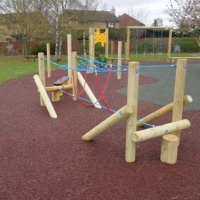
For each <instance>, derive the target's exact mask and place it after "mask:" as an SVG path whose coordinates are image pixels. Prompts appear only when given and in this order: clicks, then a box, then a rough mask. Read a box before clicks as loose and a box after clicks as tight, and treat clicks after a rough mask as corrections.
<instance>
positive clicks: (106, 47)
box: [105, 28, 109, 58]
mask: <svg viewBox="0 0 200 200" xmlns="http://www.w3.org/2000/svg"><path fill="white" fill-rule="evenodd" d="M106 38H107V42H106V45H105V57H106V58H108V51H109V49H108V47H109V33H108V28H106Z"/></svg>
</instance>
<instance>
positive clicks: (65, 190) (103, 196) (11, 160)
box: [0, 74, 200, 200]
mask: <svg viewBox="0 0 200 200" xmlns="http://www.w3.org/2000/svg"><path fill="white" fill-rule="evenodd" d="M106 78H107V75H106V74H102V75H100V76H99V80H100V84H101V87H102V88H103V86H104V82H105V80H106ZM56 79H57V78H56V74H55V75H54V77H52V79H51V80H48V82H49V83H51V85H52V83H53V82H54V81H55V80H56ZM154 81H158V80H155V79H153V78H148V77H144V76H141V77H140V84H148V83H152V82H154ZM88 82H89V85H93V86H92V89H93V91H97V89H95V84H94V82H95V81H94V74H90V75H88ZM126 84H127V77H126V75H124V74H123V76H122V80H116V76H115V75H112V77H111V80H110V82H109V85H108V89H107V90H106V94H105V99H106V100H107V102H108V104H109V105H110V107H111V108H114V109H119V108H120V107H122V106H123V105H125V104H126V97H124V96H121V95H119V94H117V93H116V89H119V88H122V87H126ZM49 85H50V84H49ZM95 94H97V93H96V92H95ZM0 95H1V104H0V112H1V115H0V199H1V200H29V199H30V200H32V199H34V200H43V199H52V200H54V199H55V200H82V199H83V200H95V199H99V200H126V199H127V200H129V199H130V200H143V199H145V200H162V199H164V200H168V199H171V200H176V199H178V200H184V199H187V200H189V199H192V200H196V199H200V170H199V166H200V156H199V155H200V140H199V129H198V127H199V125H198V124H199V119H200V112H199V111H184V116H183V118H187V119H189V120H190V121H191V124H192V126H191V127H190V128H189V129H186V130H184V131H183V132H182V136H181V145H180V147H179V152H178V161H177V164H176V165H167V164H164V163H162V162H160V158H159V156H160V145H161V138H157V139H153V140H150V141H146V142H143V143H139V144H138V148H137V160H136V162H135V163H126V162H125V160H124V152H125V150H124V146H125V128H126V122H125V121H124V122H122V123H120V124H118V125H116V126H114V127H112V128H110V129H109V130H107V131H106V132H105V133H104V134H102V135H100V136H98V137H96V138H95V139H94V140H93V142H84V141H83V140H82V139H81V136H82V135H83V134H84V133H86V132H87V131H89V130H90V129H92V128H93V127H94V126H95V125H97V124H98V123H100V122H102V121H103V120H104V119H106V118H107V117H108V116H109V115H110V113H109V112H108V111H106V110H104V109H101V110H98V109H95V108H91V107H86V106H83V105H82V104H81V103H79V102H78V101H76V102H74V101H72V100H71V97H69V96H67V95H65V96H63V97H62V99H61V101H60V102H57V103H54V104H53V105H54V107H55V110H56V112H57V114H58V119H52V118H50V117H49V115H48V112H47V110H46V109H45V108H44V107H40V105H39V94H38V93H37V89H36V86H35V83H34V80H33V78H32V75H31V76H24V77H21V78H17V79H14V80H10V81H8V82H6V83H5V84H4V85H3V86H1V87H0ZM159 107H160V106H158V105H154V104H151V103H149V102H145V101H139V110H138V116H139V117H142V116H144V115H146V114H148V113H150V112H152V111H154V110H156V109H157V108H159ZM170 121H171V115H168V116H165V117H163V118H162V119H160V120H158V121H156V124H158V125H159V124H164V123H168V122H170Z"/></svg>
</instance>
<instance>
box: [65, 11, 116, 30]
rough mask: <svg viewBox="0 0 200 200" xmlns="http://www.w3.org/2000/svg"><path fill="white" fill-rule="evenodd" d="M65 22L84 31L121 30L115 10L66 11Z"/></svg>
mask: <svg viewBox="0 0 200 200" xmlns="http://www.w3.org/2000/svg"><path fill="white" fill-rule="evenodd" d="M63 16H64V21H65V23H66V22H67V23H68V24H69V25H70V26H74V27H76V28H79V29H82V28H86V27H92V28H100V29H104V28H119V19H118V18H117V17H116V16H115V9H114V8H112V10H111V11H96V10H65V11H64V15H63Z"/></svg>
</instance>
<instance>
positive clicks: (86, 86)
mask: <svg viewBox="0 0 200 200" xmlns="http://www.w3.org/2000/svg"><path fill="white" fill-rule="evenodd" d="M77 75H78V80H79V82H80V84H81V85H82V87H84V90H85V92H86V94H87V95H88V97H89V99H90V100H91V102H92V103H93V104H94V107H95V108H98V109H101V108H102V107H101V105H100V104H99V102H98V101H97V99H96V97H95V96H94V94H93V92H92V90H91V89H90V87H89V86H88V84H87V83H86V82H85V79H84V78H83V76H82V75H81V73H80V72H77Z"/></svg>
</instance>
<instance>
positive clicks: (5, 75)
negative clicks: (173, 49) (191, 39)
mask: <svg viewBox="0 0 200 200" xmlns="http://www.w3.org/2000/svg"><path fill="white" fill-rule="evenodd" d="M102 56H103V55H102ZM172 56H180V57H181V56H188V55H187V54H172ZM113 57H117V54H116V55H114V56H113ZM130 59H131V61H138V62H143V61H153V62H167V54H163V55H158V54H154V55H150V54H147V55H142V54H141V55H137V56H136V55H130ZM66 60H67V57H66V56H64V57H62V62H60V63H59V64H64V63H66ZM35 73H38V62H37V61H35V62H33V61H29V62H26V61H24V59H23V56H0V85H2V84H3V83H4V82H5V81H7V80H10V79H13V78H16V77H19V76H23V75H28V74H35Z"/></svg>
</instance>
